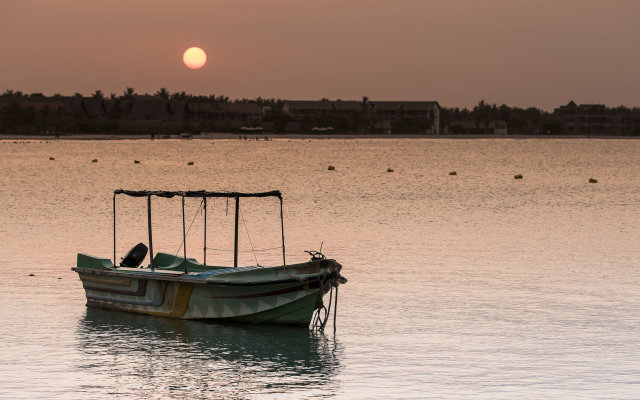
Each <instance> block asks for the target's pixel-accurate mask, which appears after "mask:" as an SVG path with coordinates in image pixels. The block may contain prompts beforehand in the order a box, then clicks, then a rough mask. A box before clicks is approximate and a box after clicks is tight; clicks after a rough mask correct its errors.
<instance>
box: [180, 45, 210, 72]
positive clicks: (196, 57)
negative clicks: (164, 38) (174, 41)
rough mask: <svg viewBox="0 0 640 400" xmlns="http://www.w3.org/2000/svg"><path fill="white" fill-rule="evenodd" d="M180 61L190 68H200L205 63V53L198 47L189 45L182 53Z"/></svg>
mask: <svg viewBox="0 0 640 400" xmlns="http://www.w3.org/2000/svg"><path fill="white" fill-rule="evenodd" d="M182 61H183V62H184V65H186V66H187V67H189V68H191V69H200V68H202V67H203V66H204V65H205V64H206V63H207V53H205V52H204V50H202V49H201V48H200V47H190V48H188V49H187V50H186V51H185V52H184V54H183V55H182Z"/></svg>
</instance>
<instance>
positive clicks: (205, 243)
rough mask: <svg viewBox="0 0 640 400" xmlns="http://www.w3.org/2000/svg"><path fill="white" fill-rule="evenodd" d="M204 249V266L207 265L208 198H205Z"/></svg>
mask: <svg viewBox="0 0 640 400" xmlns="http://www.w3.org/2000/svg"><path fill="white" fill-rule="evenodd" d="M203 201H204V248H203V249H202V250H203V251H204V256H203V258H204V260H203V263H204V265H207V198H206V197H204V200H203Z"/></svg>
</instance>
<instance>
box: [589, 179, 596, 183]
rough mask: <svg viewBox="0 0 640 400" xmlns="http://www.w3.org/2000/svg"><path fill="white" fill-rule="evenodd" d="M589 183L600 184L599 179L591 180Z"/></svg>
mask: <svg viewBox="0 0 640 400" xmlns="http://www.w3.org/2000/svg"><path fill="white" fill-rule="evenodd" d="M589 183H598V180H597V179H593V178H589Z"/></svg>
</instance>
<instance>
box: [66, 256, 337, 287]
mask: <svg viewBox="0 0 640 400" xmlns="http://www.w3.org/2000/svg"><path fill="white" fill-rule="evenodd" d="M326 261H330V263H328V264H329V265H330V267H329V268H328V269H329V271H327V272H328V273H325V274H324V277H323V273H322V269H323V267H322V266H321V267H320V270H319V271H318V272H315V273H312V274H303V275H302V276H300V277H299V278H298V277H296V276H293V275H291V274H288V275H290V276H291V278H290V279H271V280H268V281H256V282H250V281H237V282H230V281H228V280H214V279H211V278H202V277H198V275H199V274H196V273H193V272H192V273H187V274H185V273H184V272H181V271H161V270H160V271H159V270H157V269H156V270H155V271H151V270H140V269H136V270H133V271H132V270H118V269H110V270H100V269H93V268H82V267H73V268H71V270H72V271H75V272H77V273H78V274H79V275H80V274H92V275H106V276H119V277H130V278H136V279H150V280H157V281H170V282H185V283H195V284H202V285H220V286H264V285H274V284H283V283H293V282H301V283H312V282H316V281H323V280H324V279H325V278H329V276H330V274H331V270H333V268H335V265H340V264H339V263H338V262H337V261H335V260H331V259H329V260H322V261H320V263H322V264H325V263H326ZM315 263H316V261H309V262H306V263H299V264H291V265H286V266H285V265H282V266H276V267H267V268H268V269H276V270H285V271H287V270H288V269H290V268H295V267H297V266H305V265H309V264H315ZM229 269H230V270H234V271H229V273H231V274H233V273H234V272H243V271H242V270H240V271H238V269H241V268H232V267H229ZM265 269H266V268H265ZM340 269H341V268H338V271H339V270H340ZM252 270H255V269H254V268H252ZM205 272H206V271H205ZM287 272H288V271H287ZM291 272H294V271H291ZM190 274H191V275H190ZM80 280H82V277H80Z"/></svg>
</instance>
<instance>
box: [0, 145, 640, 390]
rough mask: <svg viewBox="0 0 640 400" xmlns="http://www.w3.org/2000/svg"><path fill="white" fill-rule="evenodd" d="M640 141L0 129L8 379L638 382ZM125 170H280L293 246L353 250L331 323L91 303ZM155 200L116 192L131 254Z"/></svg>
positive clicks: (162, 241)
mask: <svg viewBox="0 0 640 400" xmlns="http://www.w3.org/2000/svg"><path fill="white" fill-rule="evenodd" d="M639 155H640V141H638V140H598V139H570V140H566V139H547V140H543V139H499V140H495V139H487V140H484V139H475V140H466V139H458V140H451V139H398V140H395V139H367V140H364V139H362V140H331V139H327V140H306V139H305V140H302V139H297V140H286V139H281V140H273V141H269V142H264V141H259V142H256V141H252V142H244V141H237V140H216V141H210V140H191V141H187V140H183V141H177V140H165V141H148V140H144V141H142V140H141V141H56V142H48V143H47V142H39V141H36V142H30V143H25V142H22V143H15V142H13V141H4V142H0V171H1V173H0V199H1V200H0V202H1V205H2V207H0V259H1V260H2V263H1V266H0V268H1V269H0V271H1V274H2V275H1V277H2V279H1V280H0V303H1V304H2V306H1V307H0V338H2V339H1V340H2V341H1V344H2V345H1V346H0V398H6V399H9V398H11V399H18V398H63V399H94V398H123V399H124V398H126V399H130V398H185V399H186V398H189V399H191V398H278V399H280V398H294V399H299V398H315V397H335V398H381V399H388V398H403V399H408V398H419V399H429V398H433V399H455V398H460V399H470V398H472V399H513V398H534V399H581V398H585V399H605V398H606V399H614V398H615V399H638V398H640V262H639V261H640V240H639V239H640V157H639ZM50 157H53V158H55V159H54V160H50V159H49V158H50ZM94 159H96V160H97V162H92V160H94ZM134 160H139V161H140V163H139V164H135V163H134ZM191 161H193V163H194V165H188V163H189V162H191ZM329 165H333V166H335V171H328V170H327V167H328V166H329ZM388 168H392V169H393V170H394V172H387V169H388ZM451 171H456V172H457V175H455V176H450V175H449V172H451ZM515 174H522V175H523V179H522V180H516V179H514V175H515ZM589 178H594V179H596V180H597V181H598V182H597V183H589ZM118 188H125V189H167V190H185V189H193V190H197V189H206V190H239V191H264V190H272V189H279V190H281V191H282V192H283V194H284V199H285V208H284V215H285V231H286V244H287V261H289V262H294V261H304V260H306V259H307V258H308V256H307V254H306V253H304V250H318V249H319V248H320V245H321V243H322V251H323V252H324V253H325V254H326V255H327V256H328V257H330V258H335V259H336V260H338V261H339V262H340V263H342V264H343V266H344V268H343V275H345V276H346V277H347V278H348V279H349V282H348V283H347V284H346V285H344V286H342V287H341V289H340V297H339V304H338V316H337V329H336V333H335V334H334V333H333V326H332V325H331V324H330V325H329V328H328V331H327V333H326V334H324V335H321V334H313V333H311V332H308V331H306V330H304V329H297V328H286V327H284V328H283V327H267V326H249V325H216V324H204V323H198V322H190V321H181V320H170V319H161V318H153V317H146V316H137V315H132V314H126V313H119V312H108V311H101V310H93V309H87V308H86V307H85V295H84V291H83V289H82V285H81V283H80V281H79V280H78V278H77V276H76V275H75V273H74V272H72V271H71V270H70V268H71V267H73V266H75V257H76V253H78V252H84V253H89V254H93V255H99V256H104V257H112V256H113V255H112V254H113V248H112V246H113V243H112V235H113V232H112V214H111V212H112V208H111V207H112V203H111V202H112V193H113V190H114V189H118ZM144 206H145V200H144V199H131V198H129V199H127V198H124V197H122V198H120V197H119V199H118V205H117V207H118V229H119V231H118V244H117V246H118V249H117V252H118V257H121V256H123V255H124V253H125V252H126V251H127V250H128V249H129V248H130V247H132V246H133V245H134V244H136V243H137V242H140V241H146V225H145V217H146V215H145V213H146V209H145V208H144ZM198 206H199V203H198V201H197V200H193V201H189V202H188V204H187V224H188V225H190V226H191V229H190V231H189V236H188V238H187V251H188V255H189V256H193V257H196V258H198V259H200V260H201V259H202V248H203V245H204V244H203V242H202V230H203V224H202V215H201V213H200V212H198ZM153 210H154V250H156V251H165V252H169V253H174V252H177V251H178V249H179V246H180V243H181V231H182V226H181V223H182V219H181V218H182V216H181V209H180V201H179V200H175V199H170V200H164V199H154V203H153ZM242 210H243V214H242V216H243V221H244V224H243V226H242V228H241V233H240V235H241V249H242V250H243V252H242V253H241V255H242V259H241V264H244V265H250V264H255V262H256V260H257V261H258V262H259V263H260V264H262V265H270V264H277V263H278V261H279V260H280V254H279V252H278V250H272V249H273V247H275V246H277V245H278V242H279V240H280V237H279V235H280V230H279V221H278V219H277V218H278V216H279V215H278V213H279V209H278V206H277V203H276V202H275V201H273V200H266V201H264V202H260V201H256V202H253V203H252V202H247V203H243V209H242ZM210 212H211V214H210V215H209V217H208V218H209V219H208V224H209V230H208V233H207V238H208V239H207V241H208V243H207V246H208V247H209V252H208V253H207V261H208V262H213V263H222V264H228V263H229V262H230V260H231V259H232V253H231V252H230V250H231V249H232V248H233V247H232V245H230V243H231V240H232V237H233V222H232V221H233V220H232V218H233V216H232V213H229V212H228V210H227V205H226V202H225V201H220V200H218V201H217V203H216V204H214V205H213V206H210ZM245 227H246V228H245ZM249 239H250V241H249ZM252 246H253V248H254V249H255V250H256V252H255V254H254V252H253V251H251V247H252ZM30 274H33V275H34V276H29V275H30Z"/></svg>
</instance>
